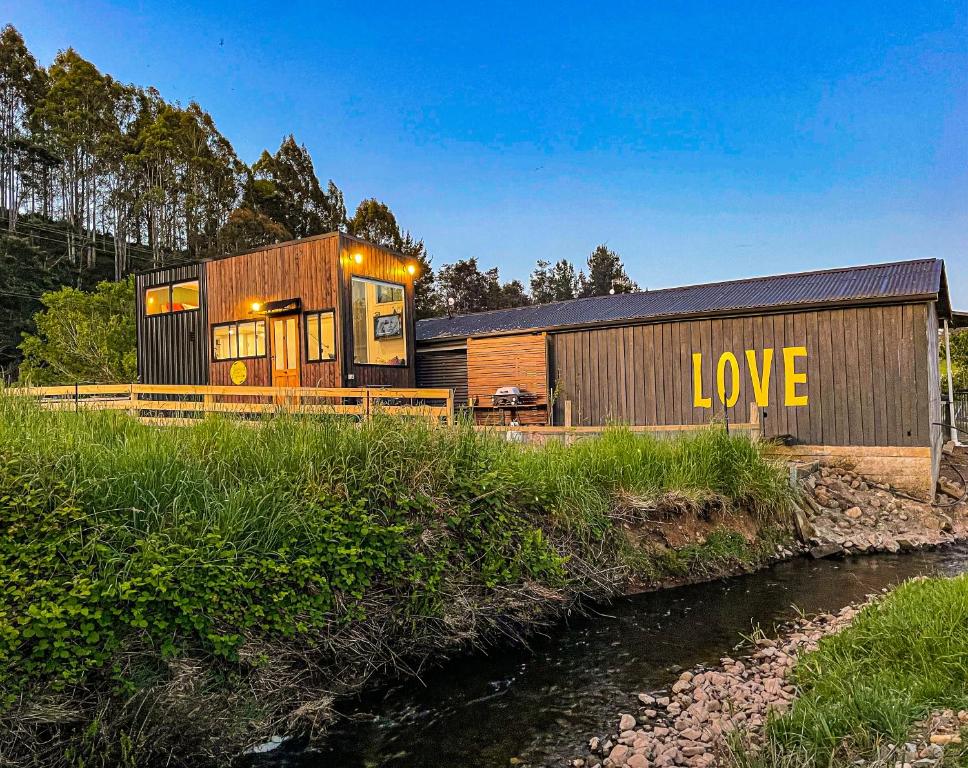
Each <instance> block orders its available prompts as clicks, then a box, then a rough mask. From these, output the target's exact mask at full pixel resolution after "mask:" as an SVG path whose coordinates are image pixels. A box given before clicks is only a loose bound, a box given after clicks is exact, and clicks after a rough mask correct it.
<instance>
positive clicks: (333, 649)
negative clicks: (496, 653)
mask: <svg viewBox="0 0 968 768" xmlns="http://www.w3.org/2000/svg"><path fill="white" fill-rule="evenodd" d="M789 493H790V491H789V490H788V486H787V485H786V480H785V476H784V473H783V472H782V471H781V470H779V469H778V468H776V467H774V466H773V465H771V464H769V463H768V462H766V461H765V460H764V459H763V458H762V457H761V456H760V454H759V453H758V450H757V447H756V445H755V444H753V443H751V442H750V441H749V440H747V439H744V438H739V437H729V436H727V435H725V434H724V433H723V432H722V431H721V430H711V431H708V432H702V433H698V434H696V435H694V436H692V437H690V438H688V439H682V440H669V441H657V440H653V439H648V438H643V437H638V436H634V435H632V434H631V433H630V432H628V431H623V430H620V429H615V430H612V431H610V432H608V433H607V434H606V435H605V436H604V437H602V438H600V439H595V440H587V441H583V442H580V443H578V444H576V445H574V446H571V447H564V446H559V445H549V446H547V447H543V448H534V449H529V448H524V447H521V446H517V445H513V444H509V443H507V442H506V441H504V440H503V439H500V438H499V437H495V436H490V435H485V434H482V433H479V432H476V431H475V430H473V429H472V428H470V427H468V426H462V427H458V428H455V429H444V428H434V427H430V426H426V425H423V424H421V423H402V422H400V421H395V420H391V419H390V418H388V417H387V418H377V419H375V420H374V421H372V422H371V423H367V424H362V425H359V424H354V423H351V422H348V421H341V420H336V419H333V420H316V421H308V420H300V419H299V418H296V417H294V416H286V415H280V416H278V417H275V418H271V419H267V420H266V421H265V422H262V423H259V424H252V423H249V424H244V423H239V422H231V421H226V420H221V419H211V420H207V421H205V422H203V423H199V424H198V425H195V426H189V427H173V428H165V429H160V428H157V427H149V426H145V425H142V424H140V423H139V422H137V421H135V420H134V419H132V418H130V417H128V416H127V415H124V414H118V413H90V412H80V413H58V414H53V413H48V412H43V411H41V410H39V409H38V408H37V407H36V406H34V405H33V404H31V403H29V402H25V401H23V400H18V399H15V398H11V397H4V396H2V395H0V706H2V709H0V712H2V714H0V733H2V735H0V755H2V756H3V759H4V760H6V761H10V762H11V763H12V764H17V763H27V762H29V761H31V760H33V761H39V763H41V764H45V765H57V764H76V765H82V764H83V765H86V766H91V765H109V764H110V765H114V764H118V763H122V762H124V761H128V762H131V763H136V762H137V763H143V762H145V761H146V760H149V759H159V760H163V761H166V762H167V761H170V762H168V763H167V764H192V765H198V764H201V763H202V762H204V761H205V760H213V761H214V760H218V761H220V762H224V760H225V759H226V756H228V755H232V754H236V753H237V752H238V750H240V749H243V748H245V747H246V746H247V745H250V744H253V743H258V742H259V741H260V740H263V739H265V738H266V737H267V736H269V735H271V734H273V733H283V732H285V733H294V732H302V733H308V734H313V733H316V734H318V733H320V732H321V731H322V730H323V729H324V728H325V724H326V720H327V717H328V716H329V714H330V705H331V703H332V697H333V696H334V695H339V694H341V693H347V692H352V691H355V690H358V689H359V688H360V687H361V686H362V685H363V684H364V683H366V681H367V680H369V679H372V678H373V676H374V675H386V674H408V673H410V672H412V670H414V669H417V668H419V667H420V666H421V665H424V664H426V663H427V662H428V661H438V660H440V659H442V658H444V657H445V656H446V655H447V654H451V653H454V652H457V651H459V650H461V649H466V648H469V647H472V646H474V645H480V644H485V643H494V642H506V641H508V640H513V639H515V638H519V637H521V636H522V635H523V634H524V633H526V632H527V631H528V630H529V628H531V627H534V626H535V625H536V624H537V623H539V622H542V621H547V620H549V619H551V618H553V617H554V616H555V615H556V614H557V613H558V612H560V611H562V610H565V609H567V608H569V607H571V606H573V605H575V603H576V601H578V600H580V599H581V598H582V597H583V596H585V597H593V598H603V597H607V596H608V595H610V594H613V593H614V592H616V591H618V590H620V589H622V587H623V585H624V583H625V582H626V580H627V579H628V578H629V577H630V576H631V575H633V573H632V572H633V571H635V572H636V573H642V572H646V571H647V572H648V573H649V575H650V577H654V578H660V577H661V575H662V574H663V568H669V569H671V573H672V575H675V576H678V577H681V576H683V575H688V572H689V571H690V570H692V571H694V572H695V573H701V574H702V575H704V576H708V575H711V574H712V573H715V572H716V569H720V571H719V572H722V571H725V570H727V569H728V568H729V567H730V566H731V565H732V566H735V565H736V564H737V563H739V562H743V561H745V562H749V561H752V560H755V558H756V557H758V556H760V555H761V553H760V552H759V550H757V546H756V543H755V542H753V543H750V542H747V541H746V540H743V539H742V537H736V536H733V537H732V538H731V536H730V534H723V535H720V536H716V537H710V538H709V544H708V547H709V556H710V557H711V558H715V561H714V562H715V565H716V568H711V567H710V563H711V562H713V561H711V560H709V559H708V558H706V557H705V556H704V552H705V550H704V546H706V545H703V544H702V543H701V542H699V543H694V544H692V545H691V546H690V548H689V550H688V552H687V553H686V554H685V555H684V556H682V557H670V556H669V553H668V552H665V553H661V552H657V553H654V556H653V554H652V553H650V552H643V551H642V549H641V547H639V548H636V547H633V546H632V544H631V540H630V538H629V537H628V536H627V534H626V531H627V530H628V529H631V528H634V526H635V524H636V520H637V519H642V518H643V517H647V516H649V515H672V514H676V510H679V511H683V510H691V512H692V513H695V514H699V515H704V514H707V512H708V511H709V510H719V511H722V510H723V509H729V510H741V511H742V514H743V515H744V516H745V517H746V518H747V519H751V520H754V521H756V525H757V526H764V527H769V526H770V525H771V524H772V522H774V521H775V520H777V518H778V517H780V516H782V515H783V514H784V511H785V508H786V506H787V504H788V501H789ZM737 514H739V512H737ZM754 527H755V526H754ZM737 538H738V539H739V541H738V542H737V541H736V539H737Z"/></svg>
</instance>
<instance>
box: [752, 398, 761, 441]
mask: <svg viewBox="0 0 968 768" xmlns="http://www.w3.org/2000/svg"><path fill="white" fill-rule="evenodd" d="M750 424H751V427H750V438H751V439H752V440H759V439H760V436H761V432H762V430H761V429H760V407H759V406H758V405H757V404H756V403H750Z"/></svg>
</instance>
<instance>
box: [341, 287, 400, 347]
mask: <svg viewBox="0 0 968 768" xmlns="http://www.w3.org/2000/svg"><path fill="white" fill-rule="evenodd" d="M352 286H353V362H354V363H357V364H361V365H406V364H407V325H406V318H405V316H404V312H405V307H404V293H403V286H402V285H397V284H395V283H383V282H380V281H378V280H365V279H363V278H359V277H354V278H353V279H352Z"/></svg>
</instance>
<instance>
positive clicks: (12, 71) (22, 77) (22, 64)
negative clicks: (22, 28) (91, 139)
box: [0, 24, 45, 231]
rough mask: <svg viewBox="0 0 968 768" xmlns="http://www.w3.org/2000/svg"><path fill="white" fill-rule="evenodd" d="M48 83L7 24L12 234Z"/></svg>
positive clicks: (3, 57)
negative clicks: (34, 118)
mask: <svg viewBox="0 0 968 768" xmlns="http://www.w3.org/2000/svg"><path fill="white" fill-rule="evenodd" d="M44 81H45V78H44V72H43V70H42V69H41V68H39V67H38V66H37V60H36V59H35V58H34V57H33V56H32V55H31V53H30V51H28V50H27V46H26V44H25V43H24V39H23V37H22V36H21V35H20V33H19V32H18V31H17V30H16V29H14V27H13V26H11V25H10V24H7V25H6V26H5V27H4V28H3V30H2V31H0V208H2V209H3V210H4V211H5V212H6V214H7V227H8V229H10V230H11V231H13V230H14V229H16V226H17V214H18V213H19V211H20V205H21V192H22V176H23V174H22V170H23V168H24V167H25V166H26V165H28V164H29V163H30V162H31V160H32V153H33V147H34V144H33V142H32V141H31V131H30V118H31V115H32V113H33V110H34V107H35V106H36V103H37V100H38V98H39V97H40V96H41V95H42V93H43V89H44Z"/></svg>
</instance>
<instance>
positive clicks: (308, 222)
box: [252, 134, 346, 238]
mask: <svg viewBox="0 0 968 768" xmlns="http://www.w3.org/2000/svg"><path fill="white" fill-rule="evenodd" d="M252 172H253V175H254V178H255V179H258V180H263V181H267V182H270V183H271V185H272V188H273V189H274V191H275V193H276V196H275V198H274V199H273V201H272V205H270V206H268V207H266V208H265V209H260V211H259V212H260V213H263V214H265V215H267V216H269V217H270V218H273V219H275V220H276V221H277V222H279V223H280V224H282V225H283V226H284V227H286V229H287V230H289V232H291V233H292V235H293V237H297V238H298V237H310V236H311V235H319V234H323V233H324V232H335V231H338V230H342V229H344V227H345V224H346V208H345V207H344V205H343V193H342V192H340V190H339V188H338V187H337V186H336V185H335V184H334V183H333V182H332V181H330V182H329V185H328V186H327V188H326V191H323V189H322V188H321V187H320V185H319V179H318V178H317V176H316V170H315V168H314V167H313V160H312V158H311V157H310V155H309V151H308V150H307V149H306V147H305V145H300V144H297V143H296V139H295V137H294V136H293V135H292V134H290V135H289V136H287V137H286V138H285V139H283V141H282V144H280V145H279V149H278V150H277V151H276V154H274V155H270V154H269V153H268V152H267V151H265V150H263V152H262V155H261V156H260V157H259V159H258V161H256V163H255V165H253V166H252Z"/></svg>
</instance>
